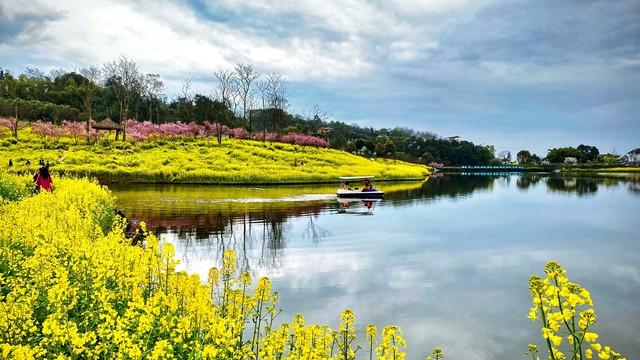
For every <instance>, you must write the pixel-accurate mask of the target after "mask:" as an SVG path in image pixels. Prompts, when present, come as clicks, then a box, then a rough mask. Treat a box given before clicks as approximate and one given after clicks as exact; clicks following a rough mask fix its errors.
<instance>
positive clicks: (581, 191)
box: [382, 173, 640, 206]
mask: <svg viewBox="0 0 640 360" xmlns="http://www.w3.org/2000/svg"><path fill="white" fill-rule="evenodd" d="M512 181H515V186H516V187H517V188H518V189H520V190H525V191H526V190H528V189H529V188H532V187H535V186H538V184H541V183H544V184H545V185H546V187H547V189H549V190H551V191H554V192H566V193H574V194H577V195H579V196H584V195H589V194H594V193H596V192H597V191H598V187H599V186H605V187H618V186H622V185H624V184H628V187H627V188H628V190H629V191H631V192H636V193H637V192H640V191H639V188H640V184H639V182H640V177H638V176H603V175H595V176H592V175H587V176H567V175H563V174H549V173H529V174H524V175H521V176H509V175H506V176H491V175H488V176H485V175H449V174H445V175H443V176H437V177H432V178H430V179H429V180H428V181H427V182H425V183H424V185H423V186H422V187H421V188H419V189H414V190H409V191H404V192H394V193H390V194H388V195H386V196H385V201H383V203H382V204H383V205H384V206H387V205H390V204H391V205H398V206H402V204H403V203H405V202H406V201H419V200H425V199H437V198H441V197H451V198H461V197H462V198H464V197H467V196H469V195H471V194H472V193H474V192H477V191H486V190H490V189H492V188H493V187H494V186H495V185H496V184H499V183H502V184H504V185H505V186H511V182H512ZM389 200H391V201H390V202H389Z"/></svg>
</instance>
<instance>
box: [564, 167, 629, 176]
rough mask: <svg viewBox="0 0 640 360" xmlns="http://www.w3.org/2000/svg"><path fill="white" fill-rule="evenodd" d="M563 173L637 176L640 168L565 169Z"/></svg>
mask: <svg viewBox="0 0 640 360" xmlns="http://www.w3.org/2000/svg"><path fill="white" fill-rule="evenodd" d="M562 172H563V173H592V174H594V173H600V174H631V173H633V174H635V173H640V167H610V168H577V169H574V168H563V169H562Z"/></svg>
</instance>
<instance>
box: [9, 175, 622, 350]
mask: <svg viewBox="0 0 640 360" xmlns="http://www.w3.org/2000/svg"><path fill="white" fill-rule="evenodd" d="M0 198H1V199H0V200H2V202H1V204H2V205H0V358H3V359H39V358H50V359H80V358H83V359H84V358H86V359H143V358H144V359H174V358H176V359H264V360H275V359H332V360H352V359H356V356H358V358H360V359H364V358H369V359H374V358H375V359H389V360H391V359H393V360H401V359H405V358H406V354H405V349H406V346H407V343H406V341H405V340H404V337H403V334H402V331H401V330H400V328H398V327H397V326H394V325H388V326H385V327H383V328H382V329H381V330H380V331H378V328H377V326H375V325H372V324H369V325H366V326H362V325H360V326H356V316H355V313H354V312H353V311H352V310H350V309H346V310H344V311H342V312H341V314H340V325H339V327H338V328H336V329H334V328H331V327H329V326H327V325H322V324H308V323H306V322H305V319H304V316H303V315H301V314H298V315H295V316H294V317H293V318H292V319H291V321H289V322H282V321H281V320H282V319H277V320H276V318H277V316H278V314H279V313H280V309H279V307H278V300H279V295H278V293H277V291H274V289H272V286H271V281H270V279H269V278H267V277H262V278H259V279H253V278H252V275H251V274H250V273H246V272H245V273H242V272H239V270H238V268H237V265H236V264H237V259H236V254H235V252H234V251H232V250H229V251H226V252H225V253H224V259H222V262H221V266H220V267H219V268H218V267H212V268H211V269H210V271H209V273H208V277H207V279H200V278H199V277H198V275H195V274H188V273H186V272H183V271H177V270H176V265H177V264H178V260H176V259H175V258H174V250H173V247H172V245H171V244H165V243H160V242H159V241H158V239H157V238H156V237H155V236H153V234H147V240H146V243H145V245H144V246H132V245H130V239H127V238H126V237H125V235H124V231H123V228H124V223H123V220H122V219H120V218H118V217H116V216H115V213H114V198H113V196H112V195H111V193H110V192H109V190H108V189H107V188H106V187H103V186H100V185H99V184H98V183H97V182H95V181H91V180H87V179H72V178H60V179H57V181H56V187H55V189H54V191H53V192H52V193H48V192H42V193H40V194H37V195H33V194H32V193H31V188H30V178H29V177H26V176H22V177H21V176H16V175H8V174H5V173H0ZM142 229H143V230H142V231H144V225H143V226H142ZM212 263H215V261H213V259H212ZM545 274H546V277H544V278H541V277H539V276H537V275H534V276H532V277H531V279H530V281H529V289H530V293H531V296H532V307H531V309H530V311H529V315H528V317H529V318H530V319H531V320H533V321H539V322H540V324H541V334H542V339H543V342H544V344H545V347H546V349H547V352H548V358H549V359H552V360H563V359H601V360H615V359H618V360H620V359H624V357H623V356H622V355H621V354H619V353H618V352H616V351H615V350H614V349H613V348H612V347H610V346H608V345H603V344H602V343H601V342H599V341H598V339H599V335H598V333H596V332H595V331H594V326H595V324H596V320H597V317H596V312H595V308H594V306H593V301H592V299H591V294H590V292H589V291H588V290H587V289H585V288H583V287H582V286H580V285H579V284H575V283H572V282H570V281H569V279H568V278H567V275H566V270H565V269H564V268H562V267H561V266H560V264H558V263H557V262H549V263H547V265H546V267H545ZM358 329H362V330H363V333H362V334H360V333H359V331H358ZM528 354H529V356H530V357H531V358H532V359H534V360H537V359H539V356H538V346H537V345H536V344H530V345H529V352H528ZM545 358H547V357H545ZM427 359H431V360H433V359H445V354H444V352H443V351H442V349H440V348H434V349H433V351H432V352H431V353H430V354H429V355H428V356H427Z"/></svg>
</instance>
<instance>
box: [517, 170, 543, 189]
mask: <svg viewBox="0 0 640 360" xmlns="http://www.w3.org/2000/svg"><path fill="white" fill-rule="evenodd" d="M542 178H543V176H542V175H539V174H528V175H523V176H519V177H518V180H517V181H516V186H517V187H518V189H523V190H526V189H528V188H529V187H531V186H534V185H536V184H537V183H538V182H540V180H542Z"/></svg>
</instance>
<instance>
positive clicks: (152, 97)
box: [144, 74, 164, 123]
mask: <svg viewBox="0 0 640 360" xmlns="http://www.w3.org/2000/svg"><path fill="white" fill-rule="evenodd" d="M144 91H145V97H146V98H147V101H149V121H151V122H153V105H154V104H155V105H156V123H159V122H160V104H159V100H160V99H161V98H162V95H163V91H164V83H163V82H162V79H161V78H160V74H146V75H145V76H144Z"/></svg>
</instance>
